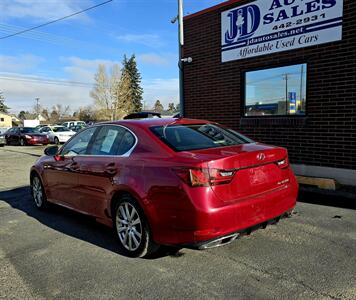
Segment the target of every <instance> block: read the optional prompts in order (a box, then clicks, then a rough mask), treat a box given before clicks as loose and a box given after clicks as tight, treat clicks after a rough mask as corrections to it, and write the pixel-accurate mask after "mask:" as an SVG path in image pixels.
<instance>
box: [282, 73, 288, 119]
mask: <svg viewBox="0 0 356 300" xmlns="http://www.w3.org/2000/svg"><path fill="white" fill-rule="evenodd" d="M288 75H289V74H287V73H286V74H284V75H283V80H285V81H286V114H287V115H288V114H289V107H288Z"/></svg>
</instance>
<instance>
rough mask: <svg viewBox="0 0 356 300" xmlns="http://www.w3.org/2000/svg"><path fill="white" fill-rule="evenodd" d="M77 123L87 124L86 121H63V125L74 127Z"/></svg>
mask: <svg viewBox="0 0 356 300" xmlns="http://www.w3.org/2000/svg"><path fill="white" fill-rule="evenodd" d="M76 125H82V126H85V122H84V121H67V122H64V123H62V126H65V127H68V128H71V127H74V126H76Z"/></svg>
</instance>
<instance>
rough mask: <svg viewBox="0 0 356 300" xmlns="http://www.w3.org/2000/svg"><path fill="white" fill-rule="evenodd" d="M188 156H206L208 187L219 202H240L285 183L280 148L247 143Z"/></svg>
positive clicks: (283, 156) (284, 162) (283, 153)
mask: <svg viewBox="0 0 356 300" xmlns="http://www.w3.org/2000/svg"><path fill="white" fill-rule="evenodd" d="M192 153H194V154H195V155H196V158H200V159H204V157H205V159H207V158H208V157H210V159H209V160H208V161H207V165H208V168H209V173H210V180H211V188H212V190H213V191H214V193H215V194H216V195H217V196H218V197H219V198H220V199H221V200H223V201H235V200H243V199H244V198H246V197H250V196H254V195H258V194H261V193H264V192H267V191H269V190H273V189H276V188H280V187H282V186H283V185H285V184H286V183H288V178H289V177H288V176H289V173H288V170H287V167H288V160H287V151H286V149H284V148H280V147H274V146H267V145H263V144H258V143H251V144H243V145H238V146H233V147H221V148H211V149H204V150H196V151H192ZM214 178H215V179H216V180H215V181H214ZM224 178H226V179H227V180H225V181H224V180H223V179H224Z"/></svg>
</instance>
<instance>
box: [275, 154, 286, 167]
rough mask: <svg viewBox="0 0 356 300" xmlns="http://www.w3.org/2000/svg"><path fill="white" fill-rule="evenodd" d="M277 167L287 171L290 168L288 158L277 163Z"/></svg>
mask: <svg viewBox="0 0 356 300" xmlns="http://www.w3.org/2000/svg"><path fill="white" fill-rule="evenodd" d="M276 165H277V166H278V167H280V168H281V169H286V168H288V167H289V162H288V157H286V158H284V159H282V160H279V161H277V162H276Z"/></svg>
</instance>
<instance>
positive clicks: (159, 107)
mask: <svg viewBox="0 0 356 300" xmlns="http://www.w3.org/2000/svg"><path fill="white" fill-rule="evenodd" d="M153 109H154V111H155V112H158V113H161V112H162V111H163V109H164V108H163V105H162V103H161V101H159V100H157V101H156V102H155V106H154V108H153Z"/></svg>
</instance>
